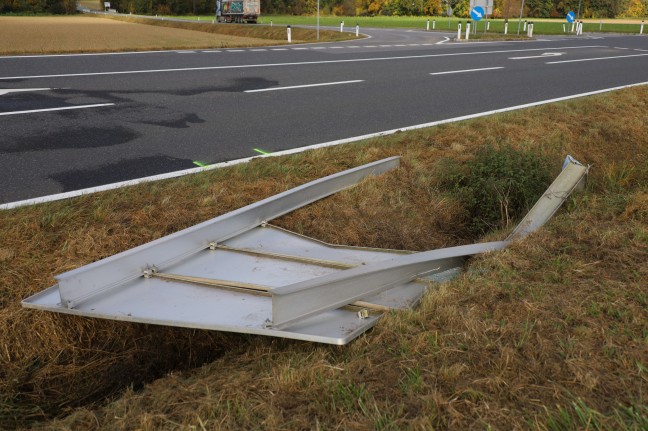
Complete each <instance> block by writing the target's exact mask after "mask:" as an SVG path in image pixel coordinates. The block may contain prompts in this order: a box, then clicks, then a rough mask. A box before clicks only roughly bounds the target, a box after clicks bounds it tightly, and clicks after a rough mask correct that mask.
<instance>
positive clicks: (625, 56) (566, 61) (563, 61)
mask: <svg viewBox="0 0 648 431" xmlns="http://www.w3.org/2000/svg"><path fill="white" fill-rule="evenodd" d="M647 55H648V54H632V55H616V56H614V57H596V58H581V59H578V60H561V61H549V62H547V63H545V64H558V63H577V62H580V61H596V60H614V59H616V58H629V57H645V56H647Z"/></svg>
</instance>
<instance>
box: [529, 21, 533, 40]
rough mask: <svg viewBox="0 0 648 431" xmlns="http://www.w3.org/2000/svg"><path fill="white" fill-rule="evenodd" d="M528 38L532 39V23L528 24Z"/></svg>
mask: <svg viewBox="0 0 648 431" xmlns="http://www.w3.org/2000/svg"><path fill="white" fill-rule="evenodd" d="M529 27H530V29H529V37H533V23H531V24H529Z"/></svg>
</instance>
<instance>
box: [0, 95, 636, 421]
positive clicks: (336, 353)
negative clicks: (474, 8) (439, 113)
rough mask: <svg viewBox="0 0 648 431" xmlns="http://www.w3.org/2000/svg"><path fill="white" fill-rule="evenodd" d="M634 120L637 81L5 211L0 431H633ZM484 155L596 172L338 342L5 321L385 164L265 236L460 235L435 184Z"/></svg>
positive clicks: (421, 241) (389, 244)
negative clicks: (268, 201)
mask: <svg viewBox="0 0 648 431" xmlns="http://www.w3.org/2000/svg"><path fill="white" fill-rule="evenodd" d="M647 110H648V88H647V87H638V88H633V89H627V90H623V91H620V92H616V93H610V94H606V95H599V96H595V97H591V98H587V99H581V100H573V101H569V102H563V103H559V104H553V105H547V106H542V107H536V108H532V109H527V110H523V111H518V112H514V113H506V114H501V115H495V116H491V117H487V118H480V119H475V120H472V121H468V122H464V123H461V124H459V123H457V124H450V125H444V126H441V127H436V128H431V129H425V130H418V131H414V132H408V133H399V134H396V135H391V136H389V137H383V138H376V139H372V140H368V141H365V142H361V143H355V144H349V145H345V146H339V147H334V148H328V149H322V150H315V151H309V152H306V153H302V154H298V155H294V156H288V157H281V158H266V159H259V160H255V161H253V162H251V163H249V164H247V165H240V166H235V167H232V168H228V169H223V170H220V171H212V172H206V173H204V174H200V175H194V176H190V177H183V178H180V179H174V180H168V181H164V182H158V183H154V184H146V185H141V186H136V187H131V188H126V189H121V190H114V191H109V192H105V193H102V194H98V195H93V196H86V197H81V198H77V199H73V200H69V201H63V202H54V203H50V204H45V205H40V206H35V207H28V208H19V209H15V210H10V211H4V212H2V213H0V232H2V243H1V244H0V428H2V427H3V426H4V427H7V428H8V427H16V426H31V427H34V428H41V429H75V430H83V429H97V428H100V429H142V430H153V429H193V428H195V429H203V428H205V429H260V428H263V429H307V428H318V427H319V428H322V429H333V428H341V429H407V428H424V429H432V428H435V429H436V428H442V429H443V428H450V429H471V428H480V429H512V428H535V429H543V430H544V429H548V430H565V429H594V428H596V429H610V430H612V429H636V430H638V429H645V428H646V426H647V419H646V418H647V413H648V411H647V409H648V407H647V405H648V402H647V400H646V398H645V397H646V385H647V384H648V361H647V360H646V358H648V330H647V329H646V328H648V295H647V293H646V288H645V280H646V279H648V118H647V117H646V115H645V113H646V112H647ZM484 144H489V145H491V146H493V147H498V146H504V145H505V146H510V147H511V148H514V149H516V150H518V151H525V152H529V153H534V154H537V155H541V156H542V157H543V158H544V159H546V160H547V161H548V162H549V166H552V167H553V172H552V174H556V173H557V172H558V170H559V166H560V164H561V162H562V159H563V157H564V155H565V154H566V153H570V154H572V155H573V156H575V157H576V158H577V159H579V160H581V161H583V162H585V163H591V164H593V168H592V170H591V175H590V178H589V184H588V188H587V190H586V191H585V192H583V193H581V194H579V195H577V196H575V197H573V198H572V199H570V200H569V202H568V203H567V204H566V205H565V207H564V208H563V209H562V210H561V211H560V212H559V213H558V214H557V215H556V216H555V217H554V219H553V220H552V221H551V222H550V223H549V224H548V225H547V226H546V227H545V228H544V229H542V230H541V231H540V232H538V233H536V234H534V235H532V236H531V237H529V238H528V239H527V240H525V241H524V242H520V243H517V244H515V245H514V246H512V247H511V248H509V249H507V250H506V251H503V252H500V253H493V254H490V255H487V256H482V257H480V258H478V259H475V260H473V261H472V263H471V264H470V266H469V269H468V271H467V272H466V273H465V274H464V275H463V276H461V277H459V278H458V279H456V280H454V281H453V282H451V283H449V284H444V285H440V286H437V287H436V288H435V289H434V290H433V291H431V292H429V293H428V294H427V295H426V296H425V297H424V299H423V302H422V304H421V306H420V307H418V308H417V309H415V310H412V311H410V312H401V313H390V314H389V315H388V316H387V317H386V318H385V319H384V320H383V321H382V322H381V323H380V324H379V325H378V326H377V327H376V328H375V329H374V330H372V331H371V332H370V333H368V334H366V335H364V336H362V337H361V338H359V339H358V340H356V341H354V342H353V343H352V344H350V345H349V346H346V347H336V346H321V345H315V344H309V343H303V342H296V341H289V340H282V339H271V338H264V337H257V336H244V335H234V334H223V333H218V332H208V331H199V330H188V329H177V328H165V327H156V326H148V325H140V324H129V323H123V322H111V321H103V320H93V319H85V318H78V317H72V316H63V315H57V314H52V313H45V312H37V311H33V310H25V309H22V308H21V307H20V300H21V299H22V298H24V297H26V296H28V295H31V294H33V293H36V292H38V291H40V290H42V289H43V288H45V287H48V286H50V285H52V284H54V279H53V276H54V275H55V274H58V273H61V272H63V271H66V270H69V269H72V268H75V267H78V266H80V265H84V264H87V263H90V262H92V261H95V260H97V259H99V258H102V257H105V256H109V255H111V254H113V253H116V252H119V251H122V250H125V249H128V248H131V247H133V246H136V245H138V244H141V243H144V242H146V241H150V240H152V239H155V238H158V237H160V236H163V235H166V234H169V233H171V232H175V231H177V230H179V229H182V228H184V227H187V226H190V225H193V224H195V223H197V222H200V221H203V220H206V219H209V218H212V217H214V216H216V215H218V214H222V213H225V212H227V211H231V210H233V209H235V208H239V207H241V206H243V205H245V204H248V203H251V202H254V201H257V200H259V199H262V198H264V197H266V196H269V195H272V194H275V193H278V192H280V191H283V190H286V189H288V188H290V187H294V186H296V185H299V184H302V183H304V182H306V181H309V180H312V179H315V178H318V177H321V176H323V175H327V174H330V173H333V172H338V171H340V170H342V169H345V168H349V167H352V166H357V165H359V164H362V163H367V162H370V161H374V160H377V159H379V158H382V157H387V156H392V155H401V156H402V157H403V166H402V167H401V168H400V169H398V170H396V171H394V172H391V173H388V174H386V175H383V176H381V177H379V178H375V179H372V180H369V181H365V182H363V183H362V184H360V185H359V186H358V187H356V188H354V189H350V190H347V191H345V192H341V193H338V194H336V195H335V196H332V197H330V198H327V199H325V200H322V201H319V202H317V203H315V204H313V205H310V206H308V207H306V208H303V209H301V210H299V211H296V212H294V213H291V214H289V215H287V216H284V217H282V218H281V219H279V220H278V221H277V223H278V224H279V225H281V226H283V227H285V228H288V229H291V230H294V231H297V232H299V233H303V234H306V235H310V236H313V237H316V238H319V239H322V240H324V241H328V242H333V243H342V244H350V245H362V246H371V247H384V248H400V249H410V250H424V249H433V248H437V247H442V246H450V245H456V244H462V243H466V242H468V241H472V240H474V239H475V237H474V235H473V233H472V230H471V219H470V217H469V214H468V212H467V210H466V208H465V207H464V205H463V204H462V202H461V200H460V199H459V198H458V197H457V196H456V195H454V194H453V193H452V190H453V189H452V188H449V187H447V185H446V183H447V178H448V175H447V174H448V172H454V169H455V168H456V167H457V166H459V167H460V168H461V167H464V166H468V165H469V164H470V161H471V160H474V159H475V157H476V155H477V153H478V151H479V148H480V147H483V145H484ZM516 175H517V173H516ZM503 234H504V233H503V232H501V231H496V232H493V233H491V234H490V235H489V236H488V238H489V239H494V238H501V236H502V235H503ZM156 379H157V380H156ZM52 418H58V419H52ZM38 421H40V423H38Z"/></svg>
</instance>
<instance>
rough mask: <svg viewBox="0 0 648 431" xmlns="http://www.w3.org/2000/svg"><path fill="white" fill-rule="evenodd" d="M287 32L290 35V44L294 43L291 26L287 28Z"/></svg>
mask: <svg viewBox="0 0 648 431" xmlns="http://www.w3.org/2000/svg"><path fill="white" fill-rule="evenodd" d="M286 32H287V34H288V43H292V29H291V28H290V26H288V27H286Z"/></svg>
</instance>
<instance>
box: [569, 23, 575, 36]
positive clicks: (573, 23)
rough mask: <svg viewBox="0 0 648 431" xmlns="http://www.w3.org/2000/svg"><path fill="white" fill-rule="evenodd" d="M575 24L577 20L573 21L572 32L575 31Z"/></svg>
mask: <svg viewBox="0 0 648 431" xmlns="http://www.w3.org/2000/svg"><path fill="white" fill-rule="evenodd" d="M575 25H576V21H574V22H572V29H571V31H570V33H573V32H574V26H575Z"/></svg>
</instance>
